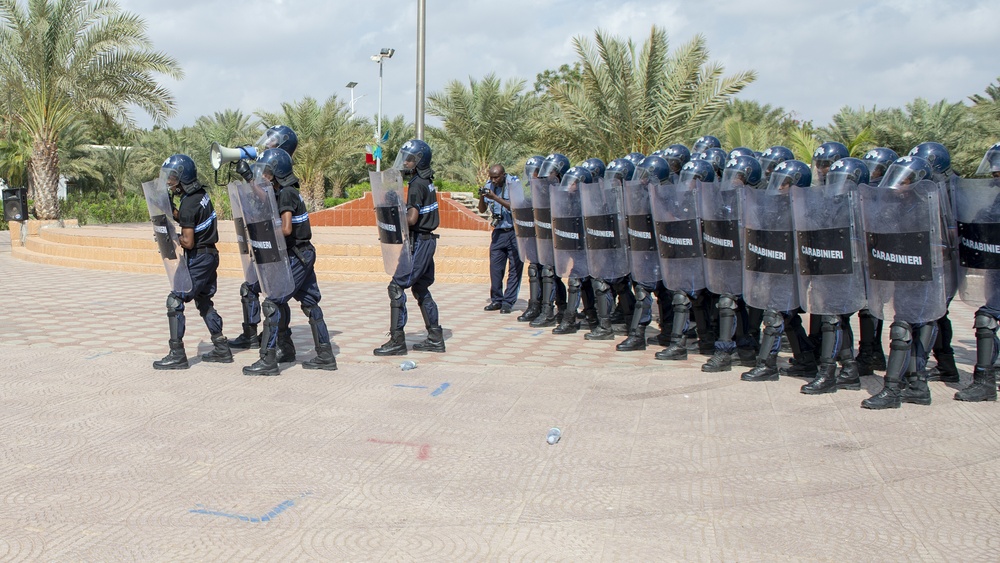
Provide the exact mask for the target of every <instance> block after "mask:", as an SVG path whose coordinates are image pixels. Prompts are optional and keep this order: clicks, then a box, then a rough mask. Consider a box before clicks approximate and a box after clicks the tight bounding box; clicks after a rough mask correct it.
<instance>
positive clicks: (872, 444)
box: [0, 232, 1000, 561]
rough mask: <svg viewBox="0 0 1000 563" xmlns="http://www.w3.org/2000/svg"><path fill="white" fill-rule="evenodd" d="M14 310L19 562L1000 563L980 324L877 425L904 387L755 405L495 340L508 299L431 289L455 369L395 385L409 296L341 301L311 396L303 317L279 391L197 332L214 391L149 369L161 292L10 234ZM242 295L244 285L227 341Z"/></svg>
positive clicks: (582, 355)
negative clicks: (945, 369)
mask: <svg viewBox="0 0 1000 563" xmlns="http://www.w3.org/2000/svg"><path fill="white" fill-rule="evenodd" d="M0 288H2V289H3V292H4V296H5V300H4V305H3V307H2V308H0V334H2V338H0V374H2V375H0V503H2V504H0V560H2V561H123V560H124V561H133V560H135V561H215V560H226V561H230V560H256V561H494V560H495V561H511V560H514V561H679V560H724V561H776V560H780V561H784V560H807V561H812V560H828V561H846V560H929V561H933V560H951V561H996V560H998V558H1000V533H998V532H1000V433H998V428H1000V425H998V423H1000V405H998V404H996V403H978V404H968V403H959V402H956V401H953V400H952V395H953V394H954V392H955V389H956V388H959V387H963V386H965V385H967V383H968V380H969V378H970V375H969V372H970V370H971V363H973V362H974V344H975V343H974V338H973V335H972V329H971V328H970V325H971V320H972V309H971V308H970V307H968V306H966V305H964V304H961V303H957V304H955V306H954V307H953V309H952V318H953V320H954V324H955V332H956V336H955V345H956V347H957V349H958V354H957V357H958V360H959V367H960V369H961V370H962V371H963V381H962V383H961V384H960V385H946V384H944V383H939V382H938V383H931V384H930V385H931V390H932V392H933V404H932V405H931V406H929V407H923V406H916V405H904V406H903V408H902V409H899V410H889V411H878V412H873V411H866V410H862V409H861V408H859V405H860V402H861V400H862V399H864V398H866V397H868V396H869V395H870V394H871V393H873V392H875V391H876V390H877V389H879V388H880V386H881V378H875V377H867V378H864V389H863V390H862V391H840V392H837V393H835V394H832V395H823V396H818V397H809V396H805V395H802V394H800V393H799V387H800V386H801V385H802V383H804V381H803V380H799V379H794V378H787V377H782V378H781V379H780V380H779V381H776V382H768V383H756V384H754V383H744V382H741V381H739V374H740V368H738V367H737V368H734V370H733V371H731V372H728V373H716V374H706V373H702V372H701V371H700V369H699V367H700V365H701V363H702V362H703V361H704V359H705V358H704V357H702V356H698V355H697V354H694V353H692V354H691V355H690V359H689V360H687V361H683V362H662V361H657V360H655V359H654V358H653V353H654V352H655V351H656V349H655V348H651V349H649V350H647V351H646V352H637V353H619V352H615V351H614V342H588V341H585V340H584V339H583V337H582V333H581V334H577V335H566V336H556V335H552V334H551V333H550V331H549V329H544V330H539V329H532V328H530V327H528V326H526V324H525V323H518V322H517V321H516V320H515V317H516V314H514V315H499V314H498V313H485V312H483V311H482V307H483V305H485V304H486V303H487V302H488V287H484V286H473V285H462V284H438V285H435V286H434V287H432V291H433V293H434V295H435V298H436V299H437V300H438V302H439V304H440V309H441V324H442V325H443V326H444V327H445V336H446V339H447V340H446V341H447V347H448V352H447V353H446V354H429V353H418V352H411V353H410V354H409V355H408V356H406V357H405V358H376V357H374V356H372V354H371V350H372V348H375V347H376V346H378V345H379V344H381V343H382V342H383V341H385V340H386V330H387V322H388V299H387V297H386V289H385V284H380V283H379V284H375V283H338V282H321V288H322V290H323V292H324V300H323V302H322V305H323V308H324V312H325V316H326V319H327V322H328V324H329V326H330V330H331V333H332V336H333V339H334V351H335V352H336V353H337V360H338V363H339V366H340V369H339V371H336V372H319V371H306V370H304V369H302V367H301V365H300V362H301V360H303V359H309V358H310V357H312V341H311V337H310V333H309V327H308V324H307V323H306V320H305V317H304V316H303V315H302V313H301V312H300V311H299V309H298V307H296V306H294V305H293V306H292V313H293V319H292V325H293V330H294V340H295V344H296V347H297V348H298V357H299V362H298V363H296V364H294V365H293V364H286V365H284V366H283V367H284V369H283V372H282V375H281V376H280V377H259V378H253V377H244V376H243V375H241V374H240V368H241V367H242V366H244V365H248V364H250V363H252V362H253V361H254V360H255V359H256V351H241V352H238V353H236V361H235V363H233V364H228V365H226V364H206V363H201V362H200V361H198V360H196V359H195V358H197V353H198V352H201V353H203V352H207V351H208V350H209V349H210V348H211V343H210V341H209V336H208V333H207V330H206V329H205V327H204V323H202V321H201V319H200V318H199V317H198V315H197V312H196V311H195V310H194V307H193V306H191V307H189V308H188V310H187V318H188V335H187V338H186V339H185V340H186V345H187V351H188V356H189V357H190V358H192V360H194V361H193V365H192V367H191V369H190V370H187V371H179V372H157V371H154V370H153V369H152V366H151V362H152V361H153V360H155V359H158V358H160V357H162V356H163V355H164V354H165V353H166V351H167V342H166V341H167V336H166V335H167V323H166V318H165V308H164V300H165V297H166V292H167V287H166V278H165V276H155V275H143V274H127V273H115V272H103V271H91V270H81V269H73V268H62V267H56V266H47V265H39V264H33V263H28V262H23V261H20V260H17V259H14V258H12V256H11V252H10V242H9V235H8V233H6V232H4V233H0ZM238 288H239V281H238V280H235V279H232V278H222V279H220V287H219V293H218V296H217V298H216V307H217V308H218V310H219V311H220V313H221V314H222V316H223V319H224V320H225V322H226V327H227V328H226V332H227V333H228V334H229V335H230V336H235V335H236V334H237V333H238V332H239V324H240V321H241V319H240V311H239V291H238ZM523 293H524V294H526V293H527V288H524V291H523ZM410 304H411V307H412V308H411V322H410V325H409V328H410V329H411V330H410V332H408V334H407V338H408V340H409V342H410V343H411V344H412V343H413V342H416V341H419V340H421V339H423V337H424V332H423V327H422V326H420V325H421V323H420V316H419V312H418V311H417V310H416V307H415V306H414V304H413V301H412V300H411V301H410ZM518 309H523V301H522V303H521V304H519V306H518ZM886 349H888V348H886ZM403 359H410V360H413V361H415V362H416V363H417V366H418V367H417V369H415V370H412V371H400V369H399V363H400V361H402V360H403ZM554 426H557V427H559V428H561V429H562V431H563V438H562V440H561V441H560V442H559V443H557V444H556V445H551V446H550V445H548V444H547V443H546V440H545V436H546V433H547V431H548V430H549V428H551V427H554Z"/></svg>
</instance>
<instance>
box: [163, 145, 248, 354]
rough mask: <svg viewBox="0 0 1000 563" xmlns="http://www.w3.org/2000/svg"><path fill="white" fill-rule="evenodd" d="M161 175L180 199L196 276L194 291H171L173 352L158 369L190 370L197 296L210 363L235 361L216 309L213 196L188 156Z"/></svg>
mask: <svg viewBox="0 0 1000 563" xmlns="http://www.w3.org/2000/svg"><path fill="white" fill-rule="evenodd" d="M160 175H161V177H162V178H163V179H164V183H165V184H166V186H167V188H168V189H169V190H170V191H171V193H172V194H173V195H174V196H179V197H180V201H179V203H178V205H177V207H176V208H174V210H173V212H174V219H175V220H176V221H177V224H178V225H180V228H181V233H180V245H181V246H182V247H183V248H184V258H183V259H184V260H186V262H187V270H188V272H189V273H190V275H191V291H187V292H178V291H171V292H170V294H169V295H167V321H168V324H169V327H170V342H169V344H170V353H168V354H167V355H166V357H164V358H163V359H162V360H157V361H155V362H153V368H154V369H159V370H168V369H187V368H188V359H187V354H186V353H185V351H184V332H185V328H186V324H185V318H184V304H185V303H190V302H191V301H192V300H193V301H194V303H195V306H196V307H197V308H198V313H199V314H200V315H201V318H202V319H203V320H204V321H205V326H207V327H208V331H209V333H210V334H211V335H212V344H213V346H214V348H213V349H212V351H211V352H208V353H207V354H202V356H201V359H202V361H205V362H220V363H231V362H232V361H233V354H232V352H230V350H229V342H228V340H227V339H226V337H225V336H223V334H222V317H221V316H219V313H218V312H217V311H216V310H215V306H214V303H213V302H212V297H213V296H214V295H215V290H216V281H217V279H218V274H217V271H218V269H219V251H218V250H216V248H215V244H216V243H217V242H219V226H218V220H217V217H216V214H215V207H214V206H213V205H212V199H211V198H210V197H209V196H208V193H207V192H206V191H205V188H204V187H203V186H202V185H201V183H200V182H199V181H198V170H197V169H196V168H195V165H194V161H193V160H191V157H189V156H187V155H186V154H175V155H172V156H171V157H169V158H167V159H166V160H165V161H164V162H163V166H161V167H160Z"/></svg>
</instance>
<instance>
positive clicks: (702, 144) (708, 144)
mask: <svg viewBox="0 0 1000 563" xmlns="http://www.w3.org/2000/svg"><path fill="white" fill-rule="evenodd" d="M721 148H722V143H721V142H719V138H718V137H713V136H711V135H703V136H701V137H698V140H697V141H695V142H694V146H693V147H691V150H692V151H693V152H701V153H703V152H705V151H707V150H708V149H721Z"/></svg>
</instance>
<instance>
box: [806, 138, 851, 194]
mask: <svg viewBox="0 0 1000 563" xmlns="http://www.w3.org/2000/svg"><path fill="white" fill-rule="evenodd" d="M848 156H851V153H850V151H848V150H847V147H845V146H844V144H843V143H838V142H837V141H828V142H826V143H823V144H822V145H820V146H818V147H816V150H815V151H814V152H813V157H812V165H813V176H815V177H816V183H817V184H819V185H823V184H825V183H826V174H827V172H829V170H830V166H832V165H833V163H834V162H837V161H838V160H840V159H842V158H847V157H848Z"/></svg>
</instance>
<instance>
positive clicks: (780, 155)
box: [759, 145, 795, 180]
mask: <svg viewBox="0 0 1000 563" xmlns="http://www.w3.org/2000/svg"><path fill="white" fill-rule="evenodd" d="M794 159H795V154H794V153H792V151H791V149H789V148H788V147H784V146H781V145H774V146H773V147H770V148H768V149H767V150H765V151H764V152H763V154H761V155H760V159H759V160H760V169H761V172H762V173H763V174H764V179H765V180H767V179H768V178H770V177H771V171H772V170H774V167H775V166H777V165H779V164H781V163H782V162H785V161H786V160H794Z"/></svg>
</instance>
